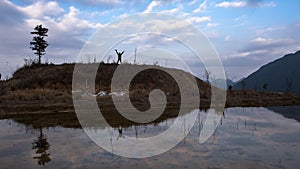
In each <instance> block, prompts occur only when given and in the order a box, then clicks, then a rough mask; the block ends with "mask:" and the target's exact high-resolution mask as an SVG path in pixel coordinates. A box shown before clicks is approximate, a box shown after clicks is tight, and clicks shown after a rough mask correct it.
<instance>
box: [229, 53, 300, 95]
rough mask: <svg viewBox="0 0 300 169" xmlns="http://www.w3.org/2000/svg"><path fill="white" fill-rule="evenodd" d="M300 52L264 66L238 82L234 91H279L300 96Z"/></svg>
mask: <svg viewBox="0 0 300 169" xmlns="http://www.w3.org/2000/svg"><path fill="white" fill-rule="evenodd" d="M299 77H300V51H297V52H296V53H294V54H287V55H285V56H283V57H282V58H280V59H277V60H275V61H273V62H270V63H268V64H266V65H264V66H262V67H261V68H260V69H259V70H257V71H256V72H254V73H252V74H250V75H249V76H248V77H246V78H245V79H243V80H241V81H239V82H237V83H236V84H235V85H234V87H233V89H243V88H244V89H254V90H258V91H279V92H291V93H297V94H300V78H299Z"/></svg>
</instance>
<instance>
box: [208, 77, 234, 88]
mask: <svg viewBox="0 0 300 169" xmlns="http://www.w3.org/2000/svg"><path fill="white" fill-rule="evenodd" d="M211 84H212V85H213V86H215V87H218V88H220V89H227V88H228V86H230V85H231V86H234V84H235V82H233V81H232V80H230V79H226V85H225V79H221V78H219V79H216V80H213V81H211Z"/></svg>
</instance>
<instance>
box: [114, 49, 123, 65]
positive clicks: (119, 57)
mask: <svg viewBox="0 0 300 169" xmlns="http://www.w3.org/2000/svg"><path fill="white" fill-rule="evenodd" d="M115 51H116V53H117V55H118V61H117V64H118V63H119V62H120V63H122V55H123V53H124V51H122V52H118V51H117V49H115Z"/></svg>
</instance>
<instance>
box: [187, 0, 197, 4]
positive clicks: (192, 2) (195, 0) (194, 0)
mask: <svg viewBox="0 0 300 169" xmlns="http://www.w3.org/2000/svg"><path fill="white" fill-rule="evenodd" d="M197 1H198V0H193V1H191V2H189V3H188V5H194V4H195V3H196V2H197Z"/></svg>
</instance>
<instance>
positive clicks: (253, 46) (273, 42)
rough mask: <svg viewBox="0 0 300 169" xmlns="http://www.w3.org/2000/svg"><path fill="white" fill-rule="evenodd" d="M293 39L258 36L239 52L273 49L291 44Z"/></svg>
mask: <svg viewBox="0 0 300 169" xmlns="http://www.w3.org/2000/svg"><path fill="white" fill-rule="evenodd" d="M294 43H295V40H293V39H290V38H282V39H272V38H262V37H258V38H256V39H253V40H251V41H250V42H249V43H248V44H247V45H246V47H244V48H243V49H242V50H240V51H241V52H253V51H260V50H264V49H268V50H270V49H274V48H279V47H286V46H290V45H293V44H294Z"/></svg>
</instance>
